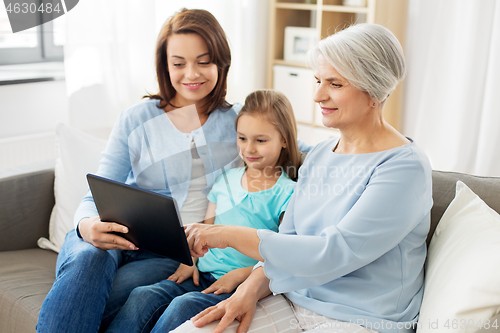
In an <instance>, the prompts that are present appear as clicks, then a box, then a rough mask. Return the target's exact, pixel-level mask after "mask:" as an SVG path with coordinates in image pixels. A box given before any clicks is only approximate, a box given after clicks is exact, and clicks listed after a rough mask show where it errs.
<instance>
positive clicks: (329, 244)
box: [258, 138, 432, 332]
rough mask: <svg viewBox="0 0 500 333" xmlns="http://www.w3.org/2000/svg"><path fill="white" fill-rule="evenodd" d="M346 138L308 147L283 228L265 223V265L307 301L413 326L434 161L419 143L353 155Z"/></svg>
mask: <svg viewBox="0 0 500 333" xmlns="http://www.w3.org/2000/svg"><path fill="white" fill-rule="evenodd" d="M337 142H338V138H334V139H331V140H327V141H325V142H322V143H320V144H319V145H317V146H316V147H315V148H313V150H312V151H311V152H310V153H309V154H308V156H307V158H306V160H305V162H304V165H303V166H302V167H301V168H300V169H299V178H298V182H297V185H296V187H295V191H294V194H293V195H292V198H291V199H290V203H289V205H288V209H287V211H286V213H285V216H284V218H283V222H282V224H281V226H280V230H279V233H275V232H272V231H269V230H259V231H258V235H259V237H260V239H261V242H260V248H259V250H260V254H261V255H262V257H263V258H264V259H265V262H264V264H263V266H264V272H265V274H266V276H267V277H268V278H270V280H271V282H270V288H271V290H272V291H273V292H274V293H284V294H285V295H286V296H287V297H288V298H289V299H290V300H291V301H292V302H294V303H296V304H298V305H300V306H302V307H304V308H306V309H309V310H311V311H314V312H316V313H319V314H322V315H324V316H327V317H330V318H334V319H337V320H342V321H347V322H349V321H351V322H354V323H357V324H361V325H363V326H367V327H368V328H373V329H375V330H377V331H380V332H405V331H406V330H405V325H406V327H408V326H411V324H412V323H415V321H416V320H417V318H418V312H419V308H420V304H421V300H422V292H423V281H424V261H425V256H426V242H425V240H426V237H427V233H428V231H429V225H430V209H431V207H432V184H431V182H432V178H431V173H432V170H431V166H430V164H429V161H428V159H427V157H426V155H425V154H424V153H423V152H422V151H421V150H420V149H419V148H418V147H417V146H416V145H415V144H414V143H411V144H408V145H405V146H401V147H397V148H394V149H389V150H386V151H382V152H377V153H369V154H356V155H343V154H336V153H334V152H333V148H334V147H335V146H336V144H337ZM407 324H410V325H407Z"/></svg>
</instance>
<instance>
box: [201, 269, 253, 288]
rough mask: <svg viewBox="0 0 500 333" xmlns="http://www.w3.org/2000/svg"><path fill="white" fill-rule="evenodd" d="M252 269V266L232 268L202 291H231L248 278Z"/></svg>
mask: <svg viewBox="0 0 500 333" xmlns="http://www.w3.org/2000/svg"><path fill="white" fill-rule="evenodd" d="M252 269H253V266H250V267H242V268H237V269H233V270H232V271H230V272H227V273H226V274H224V275H223V276H222V277H220V278H219V279H218V280H217V281H215V282H214V283H213V284H212V285H211V286H210V287H208V288H207V289H205V290H203V291H202V293H204V294H210V293H214V294H215V295H219V294H228V293H230V292H233V290H235V289H236V287H238V286H239V285H240V284H241V283H242V282H243V281H245V280H246V279H247V278H248V276H249V275H250V273H252Z"/></svg>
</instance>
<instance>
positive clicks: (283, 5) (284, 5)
mask: <svg viewBox="0 0 500 333" xmlns="http://www.w3.org/2000/svg"><path fill="white" fill-rule="evenodd" d="M276 8H283V9H295V10H316V9H317V8H318V6H317V5H311V4H306V3H285V2H277V3H276Z"/></svg>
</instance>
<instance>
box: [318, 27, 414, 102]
mask: <svg viewBox="0 0 500 333" xmlns="http://www.w3.org/2000/svg"><path fill="white" fill-rule="evenodd" d="M320 54H322V55H323V56H324V57H325V58H326V60H327V61H328V63H329V64H330V65H332V66H333V67H334V68H335V69H336V70H337V72H339V74H340V75H342V76H343V77H344V78H346V79H347V81H349V83H350V84H352V85H353V86H354V87H356V88H358V89H360V90H362V91H366V92H367V93H368V94H369V95H370V97H372V98H374V99H375V100H377V101H378V102H385V100H386V99H387V97H388V96H389V95H390V94H391V93H392V92H393V91H394V89H395V88H396V86H397V85H398V83H399V82H400V81H401V80H402V79H403V78H404V76H405V73H406V65H405V59H404V54H403V48H402V47H401V44H399V41H398V39H397V38H396V36H394V34H393V33H392V32H391V31H390V30H389V29H387V28H385V27H383V26H381V25H378V24H369V23H362V24H356V25H352V26H350V27H348V28H347V29H345V30H342V31H339V32H337V33H335V34H334V35H331V36H329V37H327V38H325V39H323V40H321V41H320V42H319V43H318V45H316V46H315V47H314V48H313V49H312V50H311V51H310V52H309V55H308V57H309V63H310V65H311V67H312V68H313V69H317V67H318V63H317V60H318V56H319V55H320Z"/></svg>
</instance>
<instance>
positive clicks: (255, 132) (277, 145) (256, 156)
mask: <svg viewBox="0 0 500 333" xmlns="http://www.w3.org/2000/svg"><path fill="white" fill-rule="evenodd" d="M236 132H237V133H238V134H237V135H238V148H239V150H240V154H241V156H242V158H243V160H244V161H245V163H246V165H247V166H248V168H249V169H254V170H261V171H263V172H265V171H266V169H269V171H272V172H274V167H275V166H276V163H277V162H278V159H279V157H280V153H281V149H282V148H286V143H285V139H283V137H282V136H281V134H280V133H279V132H278V130H277V129H276V127H274V125H273V124H271V123H270V122H269V121H268V120H267V119H266V118H265V117H262V116H259V115H257V116H256V117H254V116H251V115H243V116H241V117H240V118H239V119H238V125H237V128H236Z"/></svg>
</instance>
